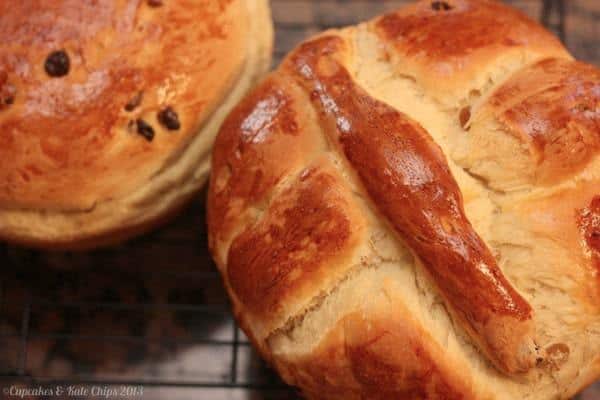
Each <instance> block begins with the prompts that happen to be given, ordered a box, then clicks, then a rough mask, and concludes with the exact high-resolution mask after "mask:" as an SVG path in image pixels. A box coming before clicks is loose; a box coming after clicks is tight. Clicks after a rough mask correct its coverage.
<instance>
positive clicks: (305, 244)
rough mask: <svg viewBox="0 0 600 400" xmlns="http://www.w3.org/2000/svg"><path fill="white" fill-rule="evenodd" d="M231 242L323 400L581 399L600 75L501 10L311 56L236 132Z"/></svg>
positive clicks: (395, 22)
mask: <svg viewBox="0 0 600 400" xmlns="http://www.w3.org/2000/svg"><path fill="white" fill-rule="evenodd" d="M208 201H209V205H208V223H209V234H210V239H209V241H210V248H211V251H212V253H213V255H214V258H215V260H216V263H217V265H218V267H219V269H220V271H221V273H222V275H223V277H224V282H225V285H226V288H227V290H228V292H229V294H230V296H231V299H232V303H233V307H234V310H235V315H236V317H237V319H238V321H239V322H240V324H241V326H242V327H243V329H244V330H245V331H246V333H247V335H248V336H249V337H250V338H251V340H252V341H253V343H254V345H255V347H256V348H257V349H258V350H259V351H260V353H261V354H262V356H263V357H264V358H265V359H266V360H268V361H269V362H270V363H271V364H272V365H274V366H275V368H276V369H277V370H278V371H279V373H280V374H281V375H282V377H283V378H284V379H285V380H286V381H287V382H288V383H290V384H292V385H296V386H298V387H299V388H301V390H302V391H303V393H304V394H305V395H306V397H308V398H313V399H507V400H508V399H540V400H541V399H544V400H545V399H566V398H569V397H570V396H572V395H574V394H575V393H576V392H577V391H579V390H580V389H581V388H583V387H584V386H586V385H587V384H589V383H591V382H593V380H595V379H596V378H597V377H598V375H599V374H600V314H599V312H600V308H599V307H600V301H599V300H600V281H599V280H598V268H600V241H599V238H600V71H599V70H598V69H597V68H595V67H593V66H590V65H587V64H584V63H581V62H578V61H575V60H574V59H573V58H572V57H571V55H570V54H569V53H568V52H567V51H566V50H565V48H564V47H563V46H562V45H561V44H560V42H559V41H558V40H557V39H556V38H555V37H553V36H552V35H551V34H550V33H549V32H547V31H546V30H544V29H543V28H542V27H541V26H539V25H538V24H537V23H535V22H534V21H531V20H530V19H528V18H527V17H525V16H524V15H522V14H521V13H519V12H518V11H516V10H513V9H511V8H509V7H508V6H505V5H503V4H501V3H499V2H495V1H487V0H483V1H482V0H445V1H431V0H427V1H419V2H416V3H414V4H412V5H409V6H407V7H405V8H402V9H400V10H398V11H396V12H393V13H390V14H388V15H384V16H382V17H379V18H376V19H374V20H372V21H369V22H367V23H364V24H361V25H358V26H355V27H349V28H345V29H341V30H331V31H327V32H324V33H323V34H321V35H319V36H317V37H315V38H312V39H310V40H308V41H306V42H304V43H302V44H301V45H300V46H298V48H296V49H295V50H294V51H293V52H292V53H291V54H290V55H289V56H288V57H287V58H286V59H285V60H284V61H283V63H282V64H281V66H280V67H279V68H278V69H277V70H276V71H275V72H273V73H272V74H271V75H270V76H269V77H268V78H267V79H266V80H264V81H263V82H262V84H261V85H260V86H259V87H258V88H256V89H255V90H254V91H253V93H251V94H250V95H249V96H248V97H246V99H245V100H244V101H242V103H241V104H240V105H238V106H237V108H236V109H235V110H234V111H233V112H232V114H231V115H230V116H229V117H228V118H227V120H226V121H225V123H224V125H223V127H222V129H221V131H220V133H219V135H218V137H217V140H216V144H215V149H214V155H213V173H212V176H211V181H210V191H209V200H208Z"/></svg>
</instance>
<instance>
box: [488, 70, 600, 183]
mask: <svg viewBox="0 0 600 400" xmlns="http://www.w3.org/2000/svg"><path fill="white" fill-rule="evenodd" d="M598 104H600V71H598V69H597V68H595V67H593V66H591V65H587V64H584V63H581V62H577V61H570V60H561V59H545V60H542V61H539V62H537V63H535V64H533V65H531V66H528V67H526V68H524V69H522V70H521V71H519V72H518V73H516V74H514V75H513V76H512V77H511V78H510V79H509V80H508V81H507V82H505V83H504V84H503V85H502V86H501V87H500V88H498V90H496V91H495V92H494V93H493V94H492V96H491V97H490V98H489V100H488V101H487V103H486V105H485V106H484V107H483V109H482V110H481V111H480V112H481V113H482V114H487V113H489V114H492V115H494V117H495V118H498V120H499V121H500V122H501V123H502V124H504V126H506V127H507V132H508V133H509V134H511V135H514V136H515V137H517V138H518V139H519V140H520V141H522V142H523V143H524V144H525V145H526V146H527V148H528V149H529V152H530V154H531V158H532V164H533V165H534V168H535V172H536V173H535V179H536V180H537V181H539V182H540V183H546V184H547V183H551V182H555V181H557V180H560V179H561V178H562V179H564V178H565V177H568V176H572V175H573V174H574V173H577V172H578V171H579V170H581V169H582V168H583V167H584V166H585V165H586V164H587V163H588V162H589V161H590V160H591V159H592V158H593V157H594V156H595V155H596V154H598V151H599V149H600V112H599V111H598Z"/></svg>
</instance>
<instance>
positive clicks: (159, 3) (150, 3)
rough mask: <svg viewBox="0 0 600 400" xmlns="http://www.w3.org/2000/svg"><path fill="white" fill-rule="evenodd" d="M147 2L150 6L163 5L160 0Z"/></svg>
mask: <svg viewBox="0 0 600 400" xmlns="http://www.w3.org/2000/svg"><path fill="white" fill-rule="evenodd" d="M147 3H148V5H149V6H150V7H160V6H162V5H163V2H162V0H148V1H147Z"/></svg>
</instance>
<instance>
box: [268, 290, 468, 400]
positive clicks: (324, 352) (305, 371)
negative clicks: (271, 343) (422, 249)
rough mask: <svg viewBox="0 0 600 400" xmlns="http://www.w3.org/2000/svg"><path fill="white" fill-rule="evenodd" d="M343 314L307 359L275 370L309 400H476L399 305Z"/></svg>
mask: <svg viewBox="0 0 600 400" xmlns="http://www.w3.org/2000/svg"><path fill="white" fill-rule="evenodd" d="M373 303H374V304H371V305H370V306H369V307H368V308H367V309H364V310H361V311H358V312H355V313H352V314H349V315H347V316H346V317H345V318H344V319H343V320H341V321H339V322H338V323H337V324H336V325H335V326H334V327H333V328H332V329H331V330H330V331H329V332H328V333H327V334H326V335H325V337H324V338H323V339H322V340H321V341H320V343H319V344H318V345H317V347H316V348H315V349H314V350H313V352H312V353H311V355H310V357H304V358H303V357H300V358H297V359H294V358H290V359H285V358H284V359H282V360H278V361H277V366H278V368H279V369H280V370H281V371H282V373H283V375H284V376H285V377H286V379H288V380H289V381H290V382H291V383H293V384H294V385H297V386H299V387H301V388H302V389H303V392H304V394H305V395H306V396H307V397H308V398H311V399H344V400H347V399H348V400H349V399H366V398H368V399H381V400H384V399H411V400H425V399H440V400H458V399H465V400H466V399H473V400H474V399H476V398H477V397H476V396H475V393H474V392H473V389H472V388H471V382H469V381H468V380H465V378H464V377H463V376H461V375H460V373H457V372H458V371H457V370H456V369H455V370H454V371H453V370H451V369H449V368H447V367H446V366H445V365H442V364H440V363H439V362H438V359H439V357H440V355H441V354H442V352H443V349H441V348H439V347H438V346H436V345H435V343H434V342H433V341H432V340H431V338H430V337H429V335H428V333H427V332H426V331H423V330H421V329H420V328H419V326H418V325H417V324H415V323H414V321H413V320H412V317H411V316H410V314H409V312H408V310H405V309H403V308H402V306H401V304H400V303H395V302H394V300H393V299H392V300H390V303H388V302H387V301H384V300H382V299H378V300H377V301H374V302H373Z"/></svg>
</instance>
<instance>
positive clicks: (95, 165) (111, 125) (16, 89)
mask: <svg viewBox="0 0 600 400" xmlns="http://www.w3.org/2000/svg"><path fill="white" fill-rule="evenodd" d="M159 3H161V4H160V5H158V6H156V5H152V4H153V3H152V2H149V1H145V0H131V1H103V2H92V1H87V0H86V1H71V0H61V1H58V2H44V1H33V2H19V3H15V4H9V3H3V4H2V5H0V37H1V38H2V43H3V44H2V45H1V46H0V94H3V96H4V99H6V98H7V96H8V94H9V93H10V96H11V101H10V104H6V102H4V103H3V106H2V110H1V111H0V159H1V161H0V235H1V236H2V237H4V238H7V239H10V240H15V241H19V242H26V243H29V244H40V245H44V244H45V243H47V244H48V245H49V246H50V247H54V246H55V245H56V246H61V247H63V246H66V247H70V246H75V247H77V246H80V245H82V244H83V242H87V243H89V244H90V245H91V246H93V245H94V243H95V242H96V241H97V240H98V241H102V240H101V239H99V238H100V237H102V236H107V235H108V236H112V237H115V236H118V235H119V231H121V233H124V234H125V235H124V236H130V234H126V232H127V231H138V230H145V229H148V227H149V226H150V225H153V223H152V221H156V220H159V219H161V217H163V214H167V213H168V212H169V211H170V210H171V209H176V208H178V207H180V206H181V204H182V203H183V202H184V201H185V199H187V198H189V197H190V196H191V192H192V191H194V190H197V189H198V188H199V187H200V186H201V185H202V182H203V181H204V179H205V178H206V175H207V174H206V170H205V169H206V168H205V165H204V164H205V161H206V160H207V154H208V150H209V149H210V146H211V143H212V140H213V137H214V135H215V130H216V129H218V125H219V124H218V122H219V120H220V119H222V118H223V115H221V114H225V113H226V111H227V110H228V109H229V108H230V107H231V106H232V104H234V103H235V102H237V100H238V99H239V97H241V96H242V95H243V93H244V91H245V90H247V89H248V87H249V86H250V84H251V82H252V81H254V80H256V79H257V78H258V77H259V76H260V75H261V73H263V72H264V71H265V70H266V68H268V64H269V60H270V48H271V32H270V29H269V27H270V21H269V15H268V9H267V8H266V7H267V3H266V2H264V1H259V2H250V1H246V0H194V1H191V0H181V1H169V2H159ZM258 25H260V26H261V28H260V29H262V30H263V31H264V33H259V31H258V28H257V26H258ZM251 41H252V44H250V43H249V42H251ZM55 51H64V53H66V55H67V57H68V59H69V68H68V70H67V71H64V72H66V73H65V74H64V75H62V76H52V74H51V73H50V72H48V71H47V68H46V66H47V64H48V62H49V61H48V60H49V59H50V54H51V53H52V52H55ZM166 109H170V110H171V111H172V112H171V113H170V114H169V115H170V118H168V120H167V119H165V117H164V115H166V114H164V112H165V110H166ZM161 112H162V113H163V114H161ZM161 115H163V117H161ZM140 121H141V122H140ZM144 123H145V125H144ZM146 125H147V126H148V127H149V129H151V132H150V133H149V132H148V128H146V131H144V130H143V129H142V128H141V127H143V126H146ZM201 136H203V137H201ZM187 153H194V154H193V155H188V156H187V157H192V156H193V157H195V158H196V162H195V163H191V162H188V163H186V165H184V166H182V165H181V164H182V162H179V161H181V159H183V158H185V155H186V154H187ZM170 168H173V169H179V168H183V169H186V170H187V171H188V172H191V171H192V169H193V168H195V169H201V170H204V171H203V173H202V174H201V175H202V177H200V176H197V177H196V178H194V182H193V183H190V184H189V185H183V184H182V183H183V182H181V183H180V186H190V187H186V189H185V190H184V191H183V193H181V196H171V198H167V197H166V196H161V195H160V194H159V195H156V193H152V195H153V197H154V198H153V199H152V200H150V199H145V200H146V201H147V202H148V203H150V202H155V203H156V204H160V207H158V208H160V210H158V209H152V210H148V211H147V212H146V214H147V215H143V214H144V211H143V210H135V211H134V210H131V211H130V212H129V213H128V212H126V211H123V210H124V209H125V208H129V206H130V205H129V204H128V201H127V200H126V198H127V197H130V196H131V195H132V194H133V193H136V192H140V191H143V190H146V189H147V188H148V187H150V186H152V185H154V184H155V183H156V182H157V177H158V176H159V175H161V174H165V173H167V172H168V171H169V169H170ZM171 180H172V178H171ZM192 186H193V187H192ZM163 190H164V188H163ZM173 190H174V191H177V190H178V189H177V188H174V189H173ZM121 202H122V203H123V204H119V203H121ZM108 203H116V205H115V204H113V205H114V208H116V209H120V210H121V211H119V212H115V214H118V213H121V214H122V215H121V216H119V217H118V218H115V219H113V220H112V221H111V220H110V219H111V217H110V215H109V214H110V213H109V212H108V211H107V212H101V213H96V214H97V215H93V214H94V211H96V209H97V208H105V206H106V204H108ZM132 208H133V207H132ZM150 208H152V207H150ZM35 213H42V214H44V216H47V215H49V216H50V217H44V218H37V221H36V216H35ZM70 216H72V217H73V218H71V220H72V221H73V222H69V219H70ZM75 220H77V221H75ZM100 220H102V221H100ZM83 221H92V224H91V225H93V228H92V229H89V231H87V232H86V229H85V226H84V227H83V229H82V225H86V224H84V223H82V222H83ZM25 224H27V225H25ZM43 224H46V225H49V226H40V227H39V228H38V227H36V225H43ZM59 231H62V232H59ZM78 242H79V243H78ZM85 247H87V246H85Z"/></svg>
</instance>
